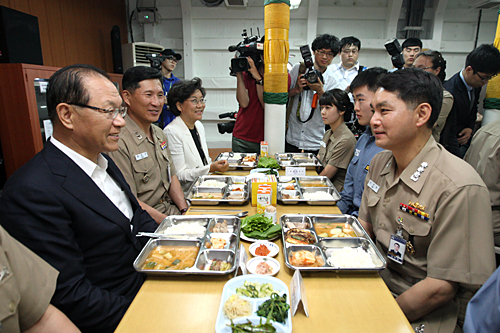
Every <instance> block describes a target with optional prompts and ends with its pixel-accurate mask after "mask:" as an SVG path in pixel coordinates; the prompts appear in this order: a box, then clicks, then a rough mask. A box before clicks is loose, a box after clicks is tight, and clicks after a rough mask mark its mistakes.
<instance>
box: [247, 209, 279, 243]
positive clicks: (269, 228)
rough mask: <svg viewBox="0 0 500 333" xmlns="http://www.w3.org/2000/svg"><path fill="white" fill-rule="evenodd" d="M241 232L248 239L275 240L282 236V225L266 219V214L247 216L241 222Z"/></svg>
mask: <svg viewBox="0 0 500 333" xmlns="http://www.w3.org/2000/svg"><path fill="white" fill-rule="evenodd" d="M241 231H242V232H243V234H244V235H245V236H246V237H249V238H256V239H273V238H275V237H278V236H279V235H281V225H279V224H274V223H273V220H272V219H270V218H268V217H264V214H255V215H252V216H247V217H245V218H244V219H243V220H242V221H241Z"/></svg>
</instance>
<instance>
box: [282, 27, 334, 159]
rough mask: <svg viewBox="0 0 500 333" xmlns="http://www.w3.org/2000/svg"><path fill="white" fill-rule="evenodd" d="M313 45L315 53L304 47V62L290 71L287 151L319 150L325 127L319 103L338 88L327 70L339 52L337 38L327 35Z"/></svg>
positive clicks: (319, 37)
mask: <svg viewBox="0 0 500 333" xmlns="http://www.w3.org/2000/svg"><path fill="white" fill-rule="evenodd" d="M311 46H312V47H311V48H312V51H313V54H311V53H310V52H309V47H308V46H307V45H306V47H303V48H301V53H302V57H303V58H304V62H302V63H297V64H295V65H294V66H293V68H292V70H291V71H290V76H291V82H292V84H291V87H290V90H289V92H288V97H289V100H288V108H287V117H288V129H287V134H286V142H285V151H287V152H301V151H304V152H312V153H317V152H318V151H319V148H320V145H321V142H322V139H323V135H324V134H325V125H324V124H323V120H322V118H321V111H320V110H319V105H318V100H319V99H320V98H321V96H323V94H324V92H325V91H328V90H330V89H333V88H336V87H337V85H338V83H337V82H336V81H335V79H334V78H333V75H332V72H331V71H327V70H326V69H327V68H328V65H330V64H331V63H332V60H333V58H334V57H335V56H336V55H337V54H338V53H339V50H340V43H339V40H338V38H337V37H335V36H333V35H328V34H324V35H320V36H318V37H316V39H314V41H313V43H312V45H311ZM313 56H314V62H313V61H312V59H313ZM316 78H317V79H316Z"/></svg>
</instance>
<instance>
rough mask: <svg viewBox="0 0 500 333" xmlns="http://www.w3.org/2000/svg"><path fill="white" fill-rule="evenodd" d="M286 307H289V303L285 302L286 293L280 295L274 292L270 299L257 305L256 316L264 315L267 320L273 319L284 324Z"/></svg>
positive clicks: (286, 313)
mask: <svg viewBox="0 0 500 333" xmlns="http://www.w3.org/2000/svg"><path fill="white" fill-rule="evenodd" d="M288 309H290V305H288V303H287V302H286V294H283V296H280V295H278V294H276V293H274V294H272V295H271V298H270V299H268V300H267V301H265V302H264V303H262V305H261V306H259V309H258V310H257V316H260V317H266V318H267V320H268V321H269V320H274V321H277V322H279V323H283V324H284V323H285V319H286V318H287V317H288Z"/></svg>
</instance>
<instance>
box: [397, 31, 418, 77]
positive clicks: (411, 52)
mask: <svg viewBox="0 0 500 333" xmlns="http://www.w3.org/2000/svg"><path fill="white" fill-rule="evenodd" d="M402 48H403V50H402V53H403V58H404V65H403V69H404V68H410V67H412V66H413V62H414V61H415V58H416V57H417V54H419V53H420V51H421V50H422V41H421V40H420V39H419V38H416V37H411V38H408V39H407V40H405V41H404V42H403V45H402ZM396 70H398V68H397V67H396V68H393V69H391V70H390V71H389V72H394V71H396Z"/></svg>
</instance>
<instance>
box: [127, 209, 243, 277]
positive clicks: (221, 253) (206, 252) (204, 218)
mask: <svg viewBox="0 0 500 333" xmlns="http://www.w3.org/2000/svg"><path fill="white" fill-rule="evenodd" d="M223 221H226V222H227V224H228V233H227V234H224V235H225V237H227V239H228V240H229V241H228V242H227V244H226V246H225V247H224V249H212V248H210V247H208V246H207V245H208V244H209V243H210V238H211V234H212V230H213V227H214V226H215V224H216V223H217V222H223ZM181 222H186V223H193V222H198V223H202V224H204V225H205V226H206V230H205V233H204V234H203V235H199V236H198V237H189V238H188V237H184V238H179V239H173V238H154V239H153V238H152V239H150V240H149V241H148V242H147V243H146V245H145V246H144V248H143V249H142V251H141V253H139V255H138V256H137V258H136V259H135V261H134V268H135V270H136V271H138V272H141V273H146V274H151V275H185V274H200V275H226V274H230V273H232V272H234V271H235V270H236V269H237V268H238V265H239V260H240V259H239V258H240V253H239V248H240V228H241V221H240V219H239V218H238V217H235V216H227V215H179V216H169V217H168V218H167V219H166V220H165V221H163V222H162V223H161V224H160V225H159V226H158V228H157V229H156V231H155V232H156V233H163V232H164V231H165V230H166V229H167V228H168V227H170V226H172V225H175V224H178V223H181ZM220 235H221V234H220V233H217V236H220ZM166 237H169V236H166ZM207 242H208V243H207ZM160 245H171V246H197V247H198V248H199V252H198V255H197V256H196V260H195V263H194V265H193V266H192V267H191V268H188V269H184V270H168V269H164V270H155V269H143V268H142V266H143V264H144V262H145V261H146V259H147V257H148V255H149V254H150V252H151V251H152V250H153V249H154V248H155V247H157V246H160ZM213 259H219V260H223V261H227V262H230V263H231V265H232V267H231V269H229V270H227V271H209V270H205V265H206V264H207V263H208V262H209V261H210V260H213Z"/></svg>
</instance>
